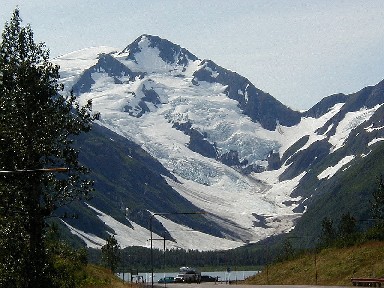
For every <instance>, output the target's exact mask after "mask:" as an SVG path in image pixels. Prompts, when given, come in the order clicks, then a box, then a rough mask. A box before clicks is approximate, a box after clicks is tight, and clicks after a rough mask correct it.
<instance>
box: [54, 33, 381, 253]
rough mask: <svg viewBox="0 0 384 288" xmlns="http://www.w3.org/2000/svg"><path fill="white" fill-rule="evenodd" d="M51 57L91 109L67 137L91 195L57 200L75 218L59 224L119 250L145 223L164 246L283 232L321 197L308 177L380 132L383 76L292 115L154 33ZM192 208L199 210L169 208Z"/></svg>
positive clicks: (366, 149)
mask: <svg viewBox="0 0 384 288" xmlns="http://www.w3.org/2000/svg"><path fill="white" fill-rule="evenodd" d="M54 62H55V63H56V64H58V65H60V67H61V78H62V82H63V83H64V84H65V87H66V90H67V91H66V93H69V90H73V91H74V93H75V94H76V95H77V97H78V99H79V101H80V102H86V101H88V100H89V99H92V101H93V107H94V110H95V111H98V112H100V115H101V118H100V120H99V121H98V122H97V125H95V129H93V131H92V132H91V134H90V135H85V136H83V137H82V138H81V140H80V141H79V144H78V145H79V146H80V148H81V149H80V150H81V155H82V156H81V157H82V161H83V162H84V163H85V164H87V165H88V166H89V167H90V168H91V169H92V171H93V176H94V177H95V179H96V182H95V188H96V194H95V197H94V199H93V200H91V201H88V202H86V203H83V204H82V205H77V206H72V207H71V208H66V209H68V210H67V211H66V212H68V213H70V211H76V213H78V214H79V215H80V216H79V219H78V220H76V221H74V220H70V219H68V220H65V221H66V222H65V223H66V225H67V227H69V229H70V230H71V232H72V233H73V234H76V235H78V236H79V237H80V238H81V239H83V240H84V241H85V243H86V244H87V245H88V246H95V247H100V245H103V241H104V240H103V237H104V238H105V235H106V233H113V234H115V235H116V239H118V241H119V242H120V245H121V246H122V247H125V246H148V241H147V240H148V237H149V231H148V227H149V226H148V224H149V221H152V220H153V221H154V222H155V225H154V226H153V229H154V231H155V232H156V234H157V235H156V236H155V237H157V238H158V237H162V235H163V234H164V233H165V234H166V235H167V237H171V238H172V239H173V240H175V241H174V242H170V243H169V247H172V245H173V247H182V248H189V249H199V250H215V249H230V248H234V247H238V246H241V245H243V244H244V243H249V242H256V241H259V240H261V239H265V238H266V237H269V236H272V235H277V234H281V233H287V232H289V231H291V230H292V229H294V228H295V226H296V225H299V226H300V221H301V219H305V217H304V215H305V214H306V213H307V211H309V210H310V207H311V205H312V206H313V205H314V204H313V203H316V201H317V200H316V199H319V197H320V195H322V194H324V193H319V192H317V191H315V190H316V189H317V188H318V187H319V185H325V184H323V183H326V182H327V180H329V179H332V178H333V177H334V176H335V175H336V174H338V172H340V171H345V170H347V169H348V167H350V166H351V165H353V163H354V162H356V161H359V160H360V159H364V158H365V159H367V158H366V157H367V155H369V153H370V151H371V150H373V149H374V148H375V147H376V146H377V145H379V143H380V141H381V140H384V132H383V129H382V127H383V108H382V103H383V102H384V91H383V90H384V88H383V87H384V84H383V83H379V84H378V85H377V86H375V87H368V88H365V89H363V90H362V91H360V92H358V93H356V94H353V95H349V96H346V95H343V94H338V95H333V96H330V97H327V98H324V99H323V100H322V101H321V102H320V103H318V104H317V105H315V106H314V107H313V108H311V109H309V110H308V111H306V112H298V111H294V110H292V109H290V108H288V107H286V106H285V105H283V104H282V103H280V102H279V101H277V100H276V99H274V98H273V97H272V96H271V95H269V94H267V93H265V92H263V91H261V90H259V89H257V88H256V87H255V86H254V85H253V84H252V83H250V82H249V80H247V79H246V78H244V77H242V76H240V75H239V74H237V73H235V72H232V71H229V70H226V69H224V68H222V67H220V66H218V65H217V64H215V63H214V62H212V61H211V60H202V59H199V58H198V57H196V56H195V55H193V54H192V53H190V52H189V51H187V50H186V49H184V48H181V47H180V46H178V45H176V44H173V43H171V42H169V41H168V40H164V39H161V38H159V37H157V36H150V35H143V36H141V37H139V38H138V39H136V40H135V41H134V42H133V43H132V44H130V45H128V46H127V47H126V48H125V49H123V50H122V51H119V50H118V49H113V48H108V47H100V48H90V49H84V50H82V51H78V52H73V53H71V54H68V55H64V56H61V57H58V58H57V59H54ZM357 139H361V141H362V142H361V143H360V144H359V145H357V144H356V140H357ZM327 183H330V182H327ZM315 200H316V201H315ZM191 211H204V212H206V214H198V215H184V214H172V213H180V212H191ZM153 213H156V214H160V213H171V214H170V215H156V216H153ZM151 215H152V216H151ZM150 219H151V220H150ZM165 234H164V235H165ZM155 242H156V241H155ZM155 244H156V243H155ZM161 245H162V244H161ZM158 246H160V243H158Z"/></svg>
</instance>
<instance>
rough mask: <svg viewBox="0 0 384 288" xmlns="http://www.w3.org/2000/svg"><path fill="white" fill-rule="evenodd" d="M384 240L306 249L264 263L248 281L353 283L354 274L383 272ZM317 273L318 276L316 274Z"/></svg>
mask: <svg viewBox="0 0 384 288" xmlns="http://www.w3.org/2000/svg"><path fill="white" fill-rule="evenodd" d="M383 257H384V242H378V241H375V242H366V243H364V244H361V245H354V246H350V247H345V248H336V247H333V248H326V249H323V250H321V251H320V252H318V253H315V252H314V251H312V252H305V253H303V254H301V255H300V256H298V257H296V258H295V259H293V260H289V261H282V262H278V263H274V264H272V265H268V267H264V269H263V271H262V273H260V274H258V275H256V276H254V277H251V278H249V279H247V281H246V283H247V284H257V285H261V284H274V285H280V284H284V285H287V284H291V285H315V284H318V285H352V283H351V277H381V276H383V275H384V262H383ZM316 275H317V276H316Z"/></svg>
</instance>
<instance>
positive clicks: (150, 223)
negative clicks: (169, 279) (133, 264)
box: [149, 214, 156, 288]
mask: <svg viewBox="0 0 384 288" xmlns="http://www.w3.org/2000/svg"><path fill="white" fill-rule="evenodd" d="M155 215H156V214H152V215H151V217H150V218H149V230H150V231H151V287H152V288H153V249H152V219H153V217H155Z"/></svg>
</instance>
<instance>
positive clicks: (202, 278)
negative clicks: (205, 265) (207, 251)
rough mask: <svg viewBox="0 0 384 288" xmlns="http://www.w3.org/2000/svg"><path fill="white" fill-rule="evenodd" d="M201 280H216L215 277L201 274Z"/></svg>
mask: <svg viewBox="0 0 384 288" xmlns="http://www.w3.org/2000/svg"><path fill="white" fill-rule="evenodd" d="M201 282H217V277H213V276H209V275H201Z"/></svg>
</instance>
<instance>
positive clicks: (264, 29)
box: [0, 0, 384, 109]
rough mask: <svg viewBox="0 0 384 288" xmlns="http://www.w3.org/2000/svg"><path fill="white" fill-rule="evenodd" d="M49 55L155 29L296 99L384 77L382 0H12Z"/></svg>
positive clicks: (119, 41)
mask: <svg viewBox="0 0 384 288" xmlns="http://www.w3.org/2000/svg"><path fill="white" fill-rule="evenodd" d="M2 2H3V3H1V10H0V24H1V25H2V26H1V27H2V28H3V27H4V23H5V21H8V20H9V19H10V17H11V15H12V11H13V10H14V8H15V7H16V6H17V5H18V7H19V9H20V13H21V17H22V19H23V23H24V24H28V23H29V24H31V26H32V29H33V31H34V33H35V40H36V41H38V42H40V41H42V42H45V43H46V45H47V47H48V48H49V49H50V51H51V56H52V57H55V56H58V55H61V54H65V53H68V52H72V51H74V50H79V49H82V48H87V47H91V46H112V47H116V48H118V49H123V48H125V46H127V45H128V44H129V43H131V42H132V41H134V40H135V39H136V38H137V37H139V36H140V35H142V34H152V35H158V36H160V37H162V38H166V39H168V40H170V41H172V42H174V43H176V44H179V45H180V46H182V47H185V48H186V49H188V50H189V51H190V52H191V53H193V54H195V55H196V56H197V57H199V58H201V59H211V60H213V61H214V62H216V63H217V64H218V65H220V66H223V67H224V68H226V69H230V70H232V71H235V72H237V73H239V74H240V75H243V76H245V77H247V78H248V79H249V80H250V81H251V82H252V83H253V84H254V85H255V86H256V87H258V88H259V89H261V90H263V91H265V92H268V93H270V94H271V95H272V96H274V97H275V98H277V99H278V100H279V101H281V102H282V103H283V104H285V105H288V106H290V107H292V108H294V109H308V108H310V107H311V106H313V105H314V104H316V103H317V102H318V101H320V100H321V99H322V98H323V97H325V96H328V95H331V94H334V93H339V92H341V93H346V94H348V93H352V92H356V91H358V90H360V89H361V88H363V87H365V86H368V85H375V84H376V83H378V82H379V81H381V80H382V79H384V65H383V64H384V49H383V48H384V29H383V27H384V1H382V0H348V1H344V0H337V1H335V0H331V1H328V0H306V1H305V0H301V1H299V0H236V1H235V0H231V1H230V0H210V1H206V0H205V1H200V0H190V1H181V0H135V1H133V0H131V1H130V0H109V1H102V0H81V1H78V0H60V1H59V0H45V1H43V0H34V1H30V0H23V1H22V0H19V1H17V0H6V1H2Z"/></svg>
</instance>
